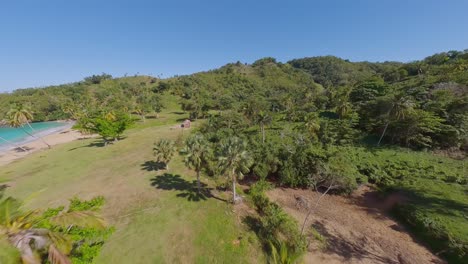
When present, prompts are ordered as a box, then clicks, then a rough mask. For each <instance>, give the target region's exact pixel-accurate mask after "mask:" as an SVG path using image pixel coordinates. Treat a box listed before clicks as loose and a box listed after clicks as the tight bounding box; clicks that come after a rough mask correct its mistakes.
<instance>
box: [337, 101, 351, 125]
mask: <svg viewBox="0 0 468 264" xmlns="http://www.w3.org/2000/svg"><path fill="white" fill-rule="evenodd" d="M350 111H351V103H350V102H349V101H348V96H347V95H342V96H338V98H337V105H336V113H337V114H338V116H339V117H340V119H342V118H344V117H346V116H348V114H349V112H350Z"/></svg>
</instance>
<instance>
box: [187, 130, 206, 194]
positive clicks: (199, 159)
mask: <svg viewBox="0 0 468 264" xmlns="http://www.w3.org/2000/svg"><path fill="white" fill-rule="evenodd" d="M181 152H182V153H183V154H184V155H185V159H184V161H185V165H186V166H187V167H189V168H193V169H194V170H195V171H196V173H197V188H198V193H200V190H201V183H200V171H201V169H202V166H203V163H204V162H206V161H207V158H208V156H209V155H210V146H209V143H208V141H207V140H206V139H205V138H204V137H203V135H201V134H196V135H194V136H191V137H189V138H188V139H187V140H186V142H185V148H183V149H182V150H181Z"/></svg>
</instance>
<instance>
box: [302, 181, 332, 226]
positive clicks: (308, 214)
mask: <svg viewBox="0 0 468 264" xmlns="http://www.w3.org/2000/svg"><path fill="white" fill-rule="evenodd" d="M332 186H333V182H332V183H331V184H330V186H328V189H327V190H326V191H325V192H324V193H322V195H320V197H319V198H318V199H317V201H316V202H315V205H314V207H313V208H311V209H310V210H309V212H308V213H307V216H306V218H305V219H304V223H302V228H301V235H302V234H304V228H305V226H306V224H307V220H309V216H310V215H311V214H312V211H314V210H315V209H316V208H317V207H318V206H319V203H320V200H321V199H322V197H324V196H325V195H326V194H327V193H328V191H330V190H331V188H332Z"/></svg>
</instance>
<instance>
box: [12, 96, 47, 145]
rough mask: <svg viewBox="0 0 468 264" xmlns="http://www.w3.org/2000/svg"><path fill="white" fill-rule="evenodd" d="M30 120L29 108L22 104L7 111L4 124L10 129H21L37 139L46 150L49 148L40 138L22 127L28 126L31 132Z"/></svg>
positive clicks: (31, 117)
mask: <svg viewBox="0 0 468 264" xmlns="http://www.w3.org/2000/svg"><path fill="white" fill-rule="evenodd" d="M31 120H33V115H32V112H31V111H30V110H29V108H28V107H26V106H25V105H23V104H16V105H15V106H14V107H12V108H11V109H10V110H9V111H8V113H7V120H6V123H7V124H8V125H9V126H11V127H14V128H21V129H22V130H23V131H24V132H25V133H26V134H28V135H30V136H31V137H34V138H39V139H40V140H41V141H42V142H43V143H44V144H46V145H47V147H48V148H51V146H50V145H49V144H48V143H47V142H46V141H45V140H44V139H43V138H42V137H40V136H39V137H37V136H35V135H34V134H31V133H29V132H28V131H27V130H26V129H25V128H24V125H25V124H26V125H27V126H29V128H30V129H31V131H34V129H33V127H32V126H31V124H30V122H31Z"/></svg>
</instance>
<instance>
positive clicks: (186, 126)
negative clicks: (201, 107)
mask: <svg viewBox="0 0 468 264" xmlns="http://www.w3.org/2000/svg"><path fill="white" fill-rule="evenodd" d="M190 125H191V122H190V120H188V119H185V121H184V122H183V123H182V125H180V126H181V127H182V128H190Z"/></svg>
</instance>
